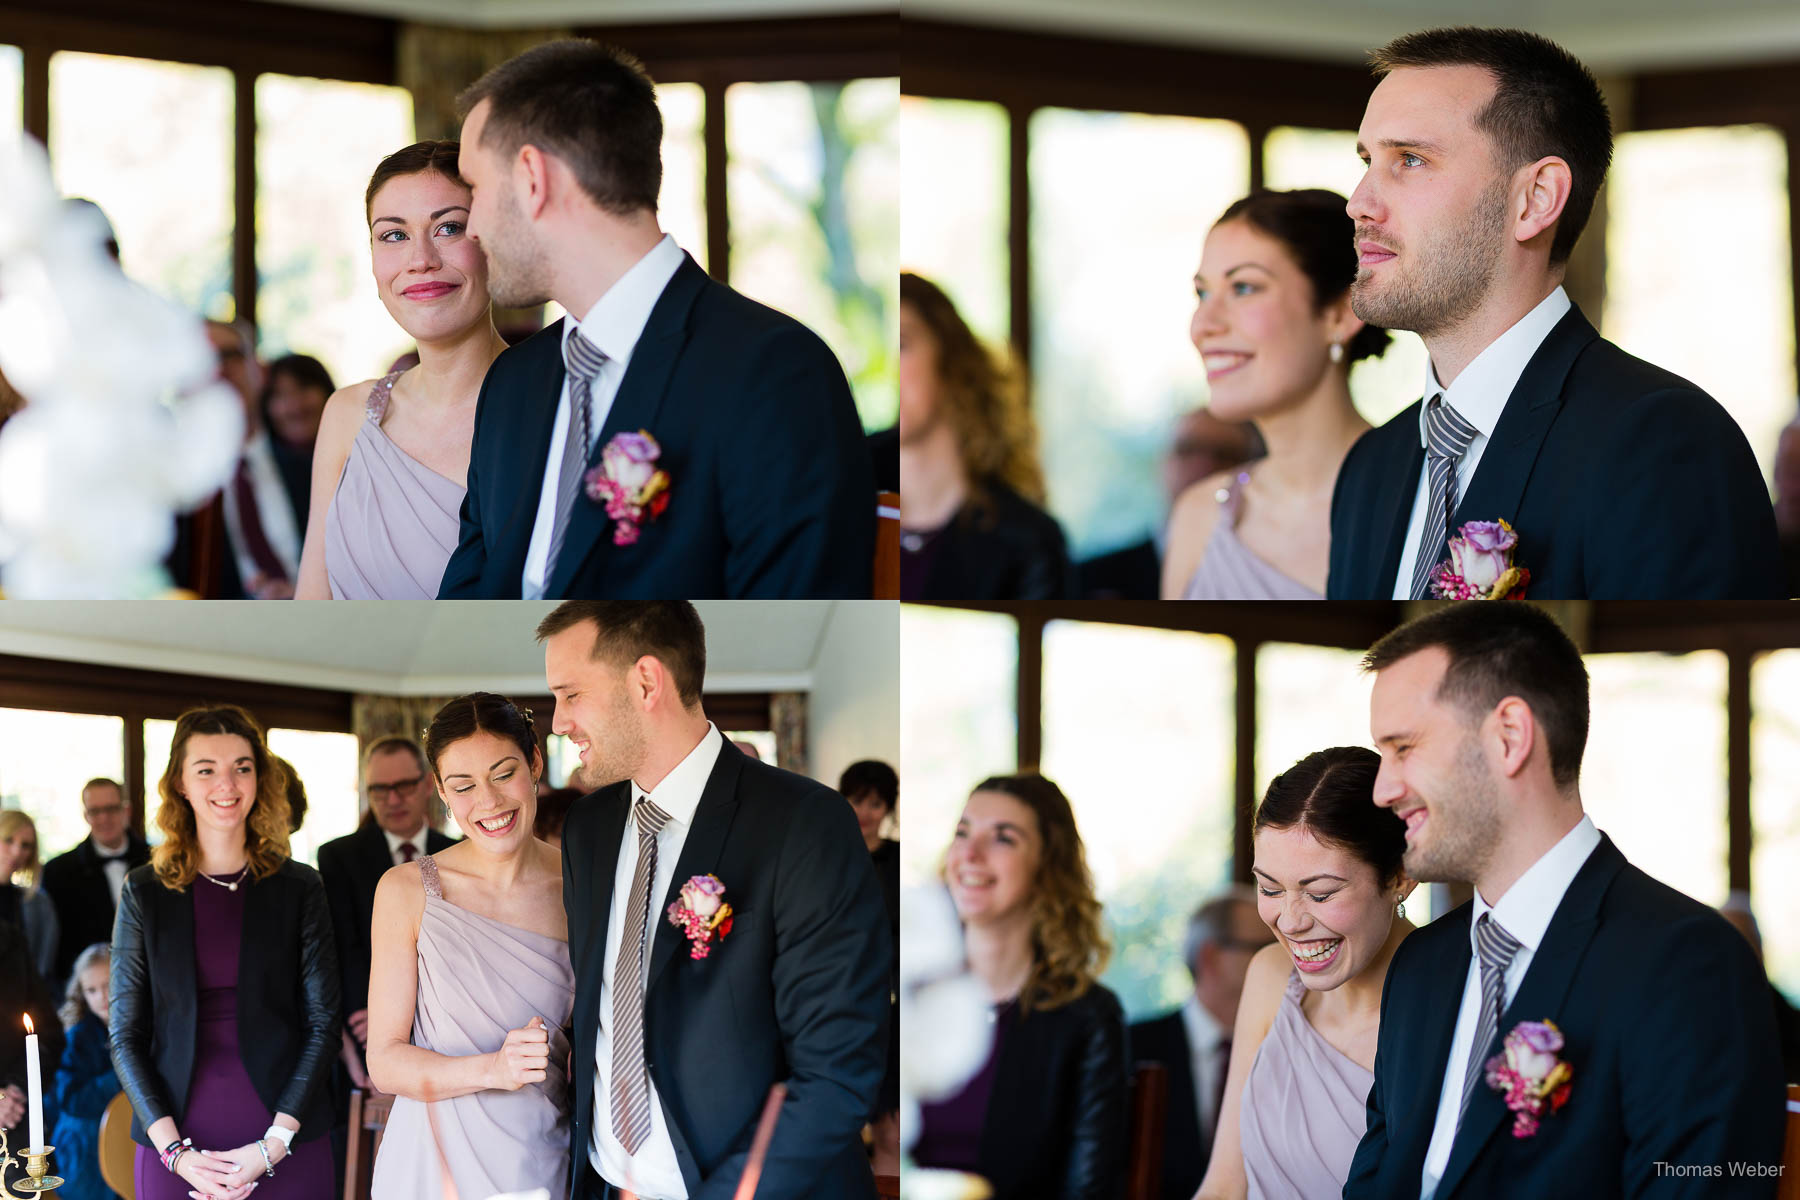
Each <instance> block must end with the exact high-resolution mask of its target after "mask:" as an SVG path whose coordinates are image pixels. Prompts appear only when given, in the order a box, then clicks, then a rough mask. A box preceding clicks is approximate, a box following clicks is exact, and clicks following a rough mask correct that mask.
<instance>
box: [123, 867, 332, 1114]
mask: <svg viewBox="0 0 1800 1200" xmlns="http://www.w3.org/2000/svg"><path fill="white" fill-rule="evenodd" d="M243 886H244V887H245V888H246V890H247V891H248V893H249V894H248V895H247V896H246V897H245V900H244V938H243V943H242V949H241V950H240V952H239V957H238V984H237V1029H238V1048H239V1053H240V1055H241V1056H242V1059H243V1063H244V1069H245V1071H246V1073H248V1075H249V1076H250V1082H251V1083H252V1085H254V1086H255V1088H256V1094H257V1095H258V1096H259V1097H260V1098H261V1099H262V1101H263V1103H264V1104H266V1105H268V1106H269V1111H270V1112H275V1113H287V1114H288V1115H289V1116H292V1117H294V1118H295V1119H296V1120H298V1121H299V1122H300V1132H299V1133H298V1134H297V1135H295V1140H296V1141H301V1142H304V1141H308V1140H310V1139H312V1138H315V1137H321V1136H323V1135H324V1134H326V1133H328V1132H330V1130H331V1122H332V1117H331V1103H330V1097H329V1091H330V1088H329V1086H328V1084H327V1081H328V1079H329V1074H330V1069H331V1062H332V1058H333V1056H334V1054H335V1053H336V1050H337V1046H338V1039H339V1029H340V1027H341V1024H342V1018H341V1015H340V1013H339V1010H338V966H337V950H336V947H335V944H334V942H333V940H332V936H331V916H330V912H329V910H328V908H327V905H326V903H325V886H324V884H322V883H321V882H320V881H319V873H318V872H317V871H315V870H313V869H312V868H311V867H309V866H306V865H305V864H303V863H297V862H294V861H293V860H292V859H290V860H288V861H287V862H284V863H283V864H282V865H281V867H280V868H279V869H278V870H276V872H275V873H274V874H272V875H270V876H269V877H268V878H267V879H263V880H254V879H247V880H246V882H245V883H244V885H243ZM195 988H196V984H195V975H194V897H193V893H192V889H191V888H190V889H189V890H187V891H181V892H177V891H173V890H171V889H169V888H166V887H164V886H163V885H162V883H161V882H160V881H158V879H157V878H156V875H155V872H154V870H153V868H151V867H150V866H142V867H139V868H137V869H136V870H134V871H132V872H131V873H130V874H129V875H127V876H126V877H125V887H124V890H123V892H122V893H121V894H120V897H119V915H118V920H117V922H116V923H115V925H114V927H113V954H112V997H111V1003H112V1009H111V1021H110V1024H111V1032H112V1051H113V1067H114V1069H115V1070H116V1071H117V1072H118V1074H119V1083H120V1084H121V1086H123V1087H124V1089H125V1092H126V1094H127V1095H129V1096H130V1097H131V1109H132V1121H131V1136H132V1138H133V1140H135V1141H137V1142H138V1143H140V1144H142V1145H146V1146H148V1145H150V1139H149V1136H148V1135H147V1134H146V1133H145V1132H144V1131H145V1130H146V1129H147V1128H148V1127H149V1126H150V1125H152V1124H153V1123H155V1122H156V1121H157V1120H158V1119H160V1118H162V1117H174V1118H175V1123H176V1125H177V1126H178V1127H179V1126H180V1125H181V1123H182V1119H183V1117H184V1116H185V1113H186V1108H187V1100H188V1088H189V1085H190V1084H191V1083H192V1081H193V1073H194V1038H195V1019H196V1009H197V997H196V995H195ZM153 1148H154V1147H153ZM208 1148H209V1149H213V1148H217V1149H230V1147H208Z"/></svg>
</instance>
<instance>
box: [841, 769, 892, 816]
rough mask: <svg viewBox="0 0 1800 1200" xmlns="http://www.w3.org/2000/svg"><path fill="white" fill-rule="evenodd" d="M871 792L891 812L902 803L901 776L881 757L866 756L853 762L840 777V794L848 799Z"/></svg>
mask: <svg viewBox="0 0 1800 1200" xmlns="http://www.w3.org/2000/svg"><path fill="white" fill-rule="evenodd" d="M871 792H872V793H874V795H875V798H876V799H877V800H880V801H881V803H882V805H883V806H884V807H885V808H886V809H887V810H888V811H889V812H893V811H894V806H895V805H897V804H899V803H900V776H899V775H897V774H895V772H894V768H892V767H890V766H888V765H887V764H886V763H884V762H882V761H881V760H880V759H877V758H865V759H863V760H862V761H861V762H853V763H851V764H850V765H849V766H847V767H845V768H844V773H843V774H842V775H841V776H839V777H838V795H840V796H842V797H843V798H844V799H846V800H855V799H856V798H857V797H858V796H861V795H864V794H866V793H871Z"/></svg>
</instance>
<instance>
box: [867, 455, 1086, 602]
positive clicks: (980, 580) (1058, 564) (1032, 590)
mask: <svg viewBox="0 0 1800 1200" xmlns="http://www.w3.org/2000/svg"><path fill="white" fill-rule="evenodd" d="M1074 594H1075V571H1074V568H1073V567H1071V566H1070V565H1069V552H1068V547H1067V545H1066V544H1065V543H1064V541H1063V532H1062V526H1060V525H1058V524H1057V523H1056V518H1054V517H1052V516H1051V515H1050V514H1049V513H1047V512H1045V511H1044V510H1043V509H1041V508H1039V507H1038V506H1037V505H1035V504H1033V503H1032V502H1031V501H1029V500H1027V499H1025V498H1024V497H1023V496H1021V495H1019V493H1017V492H1015V491H1013V490H1012V489H1011V488H1009V487H1007V486H1006V485H1005V484H1003V483H1000V482H998V481H990V482H988V483H986V484H983V485H982V499H981V500H979V501H970V502H969V503H967V504H964V505H963V507H962V508H961V509H960V510H959V511H958V512H957V514H956V515H955V516H954V517H952V518H951V519H950V523H949V524H948V525H945V526H944V527H943V528H942V529H940V530H938V531H937V532H935V533H928V534H920V533H917V532H913V531H907V532H904V533H902V535H901V538H900V598H901V599H902V600H909V601H921V602H924V603H927V604H932V603H945V602H955V601H959V600H1065V599H1067V598H1068V597H1070V596H1072V595H1074Z"/></svg>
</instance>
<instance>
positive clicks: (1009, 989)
mask: <svg viewBox="0 0 1800 1200" xmlns="http://www.w3.org/2000/svg"><path fill="white" fill-rule="evenodd" d="M944 882H945V883H946V884H947V885H948V886H949V889H950V898H951V900H952V901H953V902H954V903H955V905H956V910H957V913H958V915H959V916H960V917H961V918H962V922H963V937H964V941H965V945H966V947H967V950H968V958H969V969H970V971H971V972H972V973H973V974H974V975H975V977H976V978H977V979H979V980H981V981H982V982H983V983H984V984H985V985H986V986H987V989H988V993H989V995H990V996H991V997H992V999H993V1002H994V1015H993V1021H994V1042H993V1046H992V1048H991V1049H990V1050H989V1052H988V1058H987V1061H986V1062H985V1063H984V1064H983V1065H982V1068H981V1070H980V1071H979V1072H977V1073H976V1075H975V1077H974V1078H973V1079H971V1080H970V1081H969V1083H968V1084H967V1086H965V1087H964V1088H963V1090H962V1091H961V1092H960V1093H958V1094H957V1095H955V1096H953V1097H951V1098H950V1099H948V1100H945V1101H943V1102H942V1103H939V1104H927V1105H925V1106H924V1111H923V1114H922V1115H923V1131H922V1133H921V1136H920V1138H919V1141H918V1143H917V1145H916V1146H915V1147H914V1150H913V1158H914V1160H915V1161H916V1162H917V1163H918V1164H919V1165H920V1166H933V1167H952V1168H956V1169H959V1170H965V1171H974V1172H976V1173H977V1174H979V1175H981V1176H983V1177H984V1178H986V1179H987V1180H988V1181H989V1182H990V1183H991V1184H992V1185H993V1188H994V1197H995V1200H1013V1198H1021V1200H1022V1198H1024V1197H1030V1198H1031V1200H1102V1198H1113V1197H1117V1196H1119V1195H1120V1194H1121V1193H1122V1191H1123V1186H1124V1180H1125V1141H1126V1124H1127V1115H1128V1114H1127V1101H1126V1068H1125V1015H1124V1011H1123V1009H1121V1007H1120V1005H1119V1000H1118V997H1116V996H1114V995H1113V993H1112V992H1110V991H1108V990H1107V989H1106V988H1104V987H1101V986H1100V984H1099V983H1097V982H1096V980H1097V979H1098V978H1099V975H1100V971H1101V968H1102V967H1103V966H1105V964H1106V957H1107V953H1108V947H1107V943H1106V936H1105V934H1104V933H1103V932H1102V931H1101V927H1100V902H1099V901H1098V900H1096V899H1095V898H1094V882H1093V879H1092V877H1091V876H1090V875H1089V874H1088V868H1087V858H1086V855H1085V853H1084V851H1083V849H1082V845H1081V835H1080V833H1078V832H1077V831H1076V829H1075V814H1074V812H1073V811H1071V809H1070V808H1069V801H1068V798H1067V797H1065V796H1064V795H1063V793H1062V790H1061V789H1060V788H1058V787H1057V786H1056V785H1055V784H1054V783H1052V782H1050V781H1049V780H1048V779H1045V778H1044V777H1043V776H1041V775H1035V774H1025V775H1002V776H996V777H994V778H992V779H985V780H983V781H982V782H981V783H979V784H977V785H976V787H975V791H974V792H973V793H972V794H971V795H970V796H969V800H968V803H967V804H966V805H964V807H963V812H962V817H961V818H960V819H959V820H958V821H957V823H956V836H955V839H954V840H953V841H952V842H951V843H950V850H949V853H948V854H947V855H946V856H945V861H944ZM1027 1147H1029V1148H1030V1150H1031V1152H1030V1153H1024V1152H1023V1151H1024V1150H1025V1148H1027Z"/></svg>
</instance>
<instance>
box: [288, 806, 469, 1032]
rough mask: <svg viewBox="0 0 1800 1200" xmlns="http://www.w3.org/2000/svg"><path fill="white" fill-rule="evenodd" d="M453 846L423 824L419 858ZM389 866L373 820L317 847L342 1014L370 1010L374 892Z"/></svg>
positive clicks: (385, 845) (382, 839) (389, 857)
mask: <svg viewBox="0 0 1800 1200" xmlns="http://www.w3.org/2000/svg"><path fill="white" fill-rule="evenodd" d="M453 845H455V842H454V841H453V840H452V839H451V838H448V837H446V836H444V835H443V834H441V833H439V832H438V831H437V830H435V829H433V828H431V826H430V825H427V826H426V827H425V837H424V844H423V845H422V846H420V847H419V854H420V856H421V857H423V856H424V855H427V854H437V853H438V852H440V851H443V850H448V849H449V848H450V847H451V846H453ZM393 866H394V859H393V855H392V854H391V853H389V851H388V842H387V835H386V834H384V833H382V831H381V826H379V825H377V824H376V823H375V822H374V821H368V822H365V823H364V824H363V826H362V828H360V829H358V830H357V831H356V832H355V833H352V834H347V835H346V836H344V837H341V838H333V839H332V840H331V841H329V842H326V843H325V844H324V845H322V846H320V847H319V877H320V878H321V879H322V880H323V881H324V883H325V900H326V902H327V903H328V904H329V905H330V907H331V933H332V937H333V939H334V940H335V941H336V943H337V957H338V975H339V978H340V979H341V980H342V987H341V994H342V996H343V1003H344V1012H345V1013H346V1014H348V1013H353V1012H356V1011H358V1010H360V1009H365V1008H367V1007H369V929H370V926H371V925H372V924H373V923H374V919H375V887H376V885H377V884H379V883H380V882H381V877H382V875H384V874H385V873H387V871H388V870H389V869H390V868H392V867H393Z"/></svg>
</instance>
